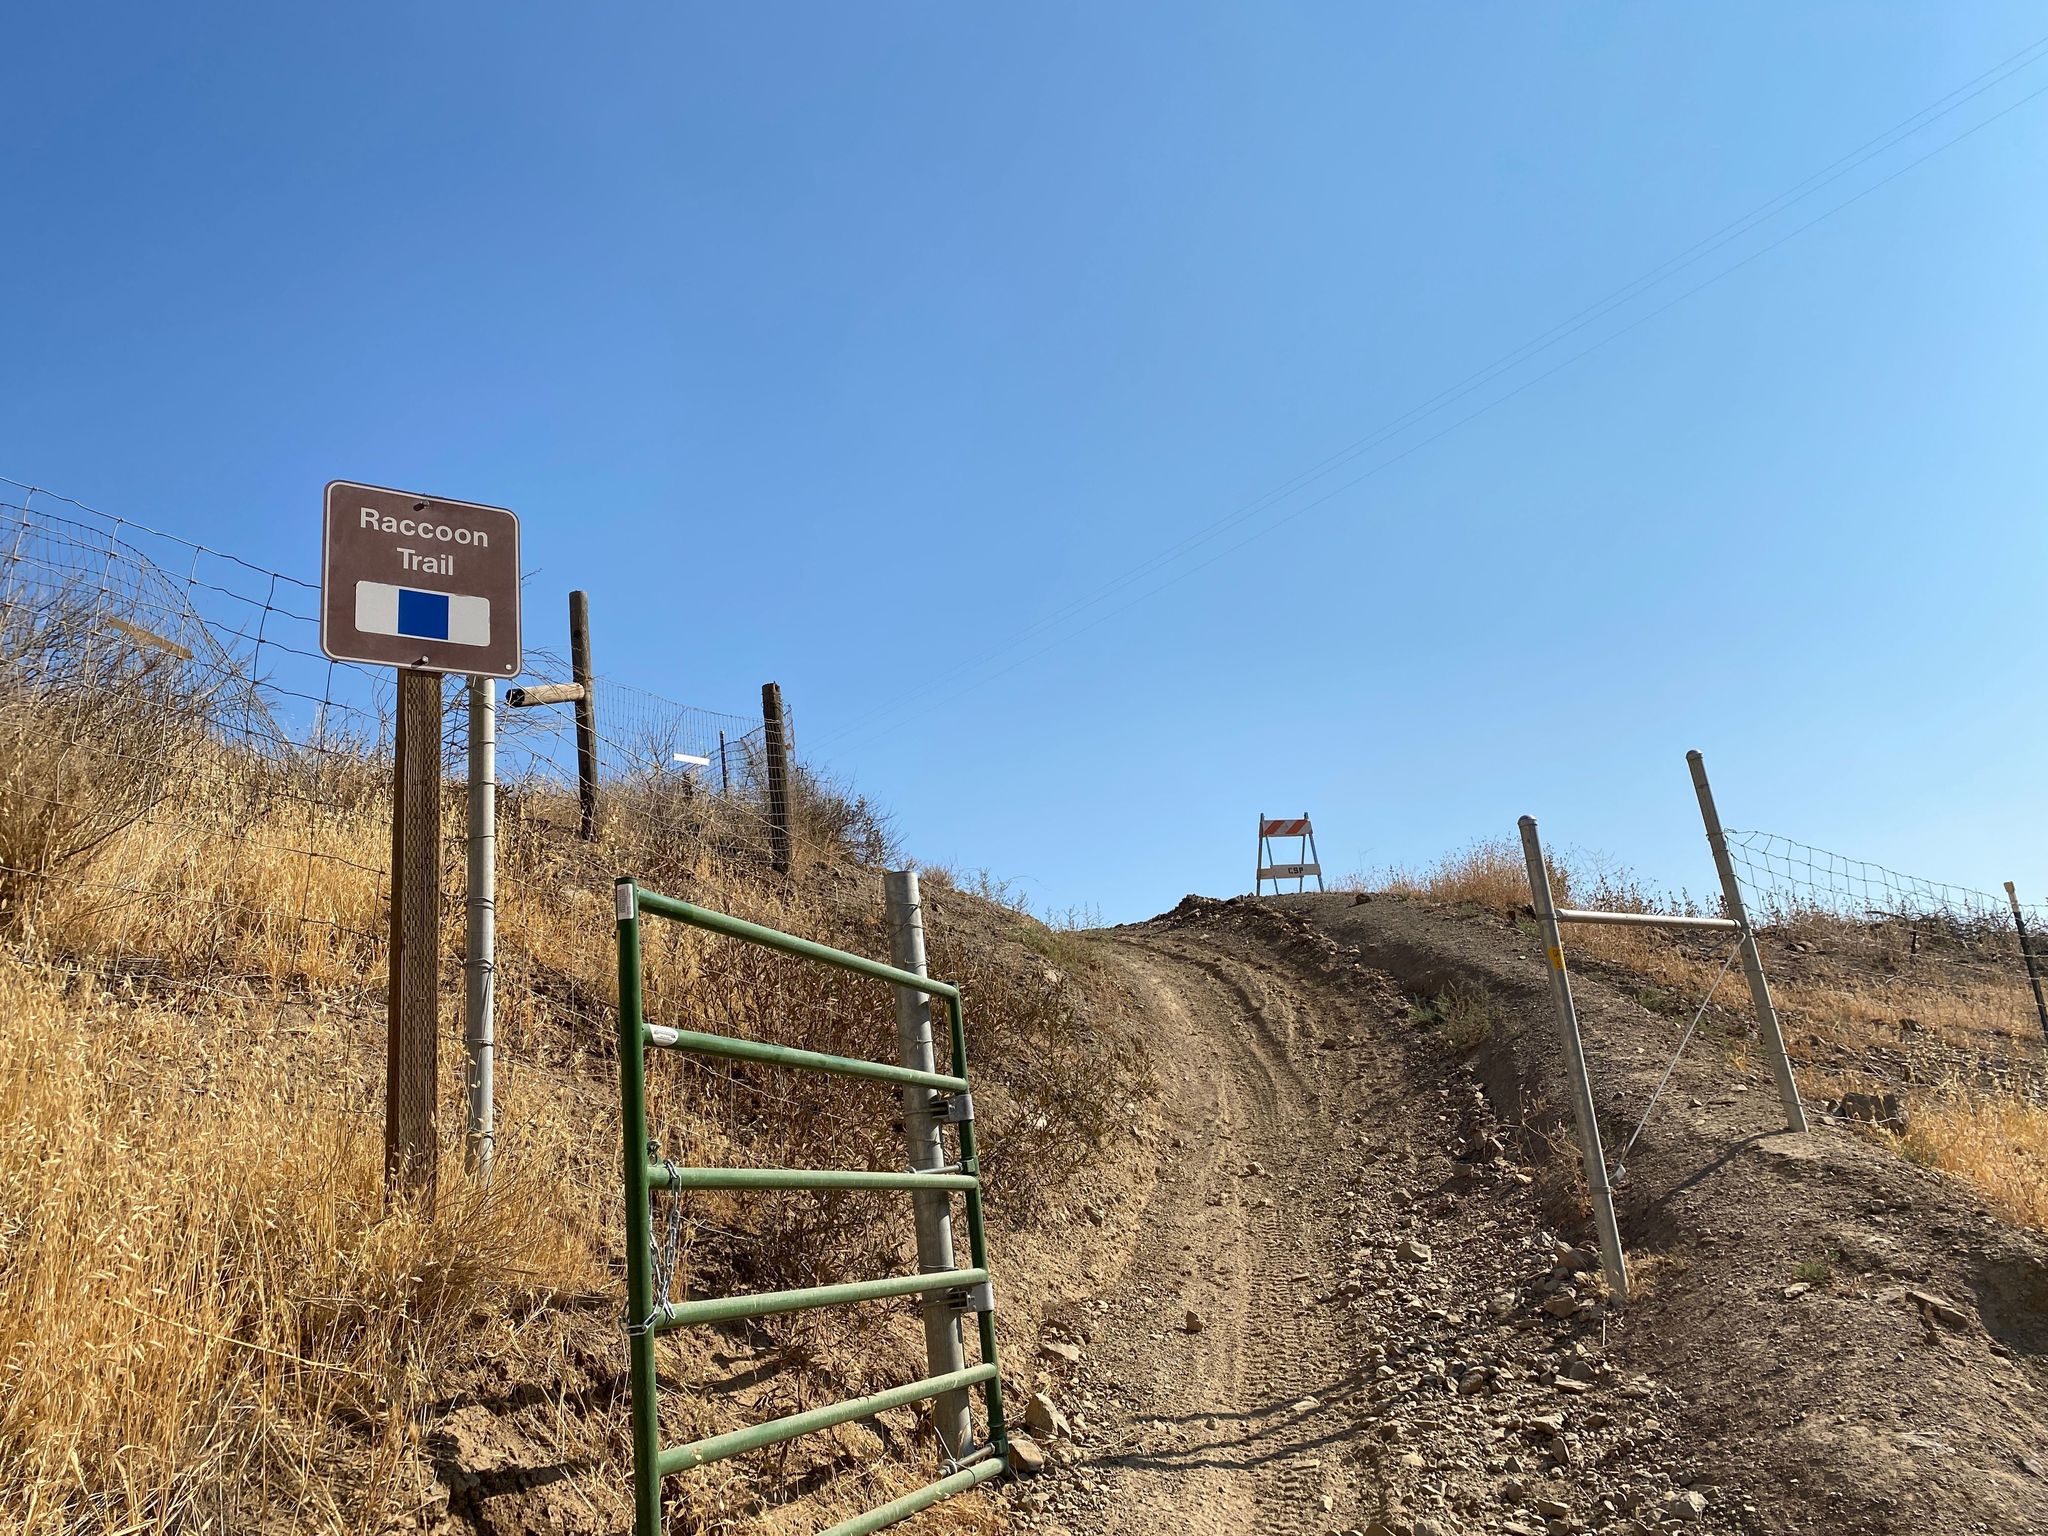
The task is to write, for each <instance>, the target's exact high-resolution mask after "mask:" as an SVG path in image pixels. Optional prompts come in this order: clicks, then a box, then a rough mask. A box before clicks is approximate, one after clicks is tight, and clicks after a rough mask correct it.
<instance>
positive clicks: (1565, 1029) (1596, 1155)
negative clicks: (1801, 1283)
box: [1520, 816, 1628, 1302]
mask: <svg viewBox="0 0 2048 1536" xmlns="http://www.w3.org/2000/svg"><path fill="white" fill-rule="evenodd" d="M1520 825H1521V828H1522V856H1523V858H1524V859H1525V860H1526V861H1527V862H1528V866H1529V900H1530V903H1531V904H1532V905H1533V906H1534V907H1535V909H1536V923H1537V926H1538V927H1540V928H1541V929H1542V930H1543V933H1542V938H1543V955H1544V958H1545V959H1546V960H1548V961H1549V962H1550V995H1551V1000H1552V1001H1553V1002H1555V1003H1556V1004H1557V1026H1558V1033H1559V1035H1560V1037H1561V1038H1562V1039H1563V1041H1564V1067H1565V1076H1566V1077H1568V1078H1569V1079H1570V1080H1571V1090H1572V1119H1573V1120H1574V1121H1576V1122H1577V1124H1578V1130H1579V1156H1580V1158H1581V1159H1582V1160H1583V1161H1584V1163H1585V1165H1586V1192H1587V1194H1588V1195H1590V1196H1591V1197H1592V1202H1593V1226H1594V1228H1595V1230H1597V1231H1598V1233H1599V1235H1600V1268H1601V1270H1602V1272H1603V1273H1605V1274H1606V1276H1607V1288H1608V1289H1609V1290H1611V1291H1612V1292H1613V1293H1614V1299H1615V1300H1616V1301H1618V1302H1626V1301H1627V1300H1628V1260H1627V1259H1626V1258H1625V1257H1624V1256H1623V1254H1622V1251H1621V1227H1620V1225H1619V1224H1618V1223H1617V1222H1616V1221H1615V1219H1614V1190H1613V1187H1612V1186H1611V1185H1610V1184H1609V1183H1608V1182H1607V1156H1606V1153H1605V1152H1603V1151H1602V1150H1601V1146H1600V1120H1599V1117H1598V1115H1597V1114H1596V1113H1595V1111H1594V1108H1593V1085H1592V1083H1591V1082H1590V1081H1588V1080H1587V1077H1586V1048H1585V1045H1584V1043H1583V1042H1582V1041H1581V1040H1580V1039H1579V1015H1578V1011H1577V1010H1576V1009H1575V1008H1574V1007H1573V1006H1572V982H1571V977H1570V976H1569V975H1568V974H1567V973H1566V971H1565V968H1564V935H1563V934H1562V933H1561V932H1559V931H1558V926H1557V908H1556V906H1555V905H1554V904H1553V903H1552V901H1551V899H1550V871H1549V870H1548V869H1547V868H1546V867H1545V866H1544V863H1543V844H1542V843H1541V842H1539V841H1538V840H1537V837H1536V821H1535V818H1534V817H1531V816H1524V817H1523V818H1522V820H1521V823H1520Z"/></svg>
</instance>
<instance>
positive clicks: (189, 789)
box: [0, 479, 815, 1129]
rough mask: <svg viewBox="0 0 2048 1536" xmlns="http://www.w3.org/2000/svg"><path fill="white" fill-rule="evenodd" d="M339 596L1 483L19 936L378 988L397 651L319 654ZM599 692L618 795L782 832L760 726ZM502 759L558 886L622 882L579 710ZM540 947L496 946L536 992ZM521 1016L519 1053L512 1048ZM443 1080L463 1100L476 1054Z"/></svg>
mask: <svg viewBox="0 0 2048 1536" xmlns="http://www.w3.org/2000/svg"><path fill="white" fill-rule="evenodd" d="M318 595H319V594H318V588H317V585H316V584H315V583H313V582H311V581H307V580H303V579H301V578H298V577H294V576H291V575H288V574H286V573H284V572H280V571H275V570H270V569H267V568H265V567H262V566H260V565H257V564H255V563H253V562H250V561H247V560H244V559H242V558H240V557H238V556H235V555H232V554H228V553H226V552H223V551H220V550H215V549H211V548H208V547H206V546H204V545H202V544H199V543H197V542H195V541H193V540H189V539H185V538H182V537H179V536H177V535H174V534H168V533H164V532H162V531H160V530H156V529H153V528H150V527H148V526H146V525H143V524H139V523H136V522H134V521H131V520H129V519H126V518H121V517H116V516H112V515H109V514H105V513H101V512H99V511H96V510H95V509H93V508H90V507H88V506H85V505H84V504H82V503H80V502H77V501H74V500H70V499H68V498H64V497H60V496H56V495H54V494H52V493H50V492H47V491H42V490H38V489H35V488H33V487H29V486H26V485H23V484H21V483H19V482H16V481H11V480H5V479H0V937H4V938H5V939H6V940H7V941H9V942H12V943H14V944H17V945H20V946H23V947H24V948H25V950H33V951H34V952H35V953H37V954H39V955H41V956H44V957H49V958H54V959H58V960H61V961H63V962H64V963H69V964H73V965H81V966H85V967H87V968H89V969H91V970H92V971H94V972H95V973H97V974H99V975H101V976H104V977H113V978H118V979H119V981H120V984H122V985H127V986H145V987H148V988H153V989H157V990H171V989H177V990H188V991H189V990H193V989H199V990H207V991H212V992H216V993H219V994H221V995H223V996H225V995H227V994H229V993H234V994H237V995H240V996H244V997H247V996H252V995H260V996H262V997H264V998H267V999H268V1000H269V1001H270V1002H271V1003H272V1004H273V1005H274V1007H275V1008H276V1009H279V1010H282V1009H286V1008H288V1007H290V1006H291V1005H292V1001H293V999H295V998H300V997H303V996H306V995H310V994H311V993H314V992H318V993H319V994H320V995H321V996H322V997H323V998H326V999H328V1000H329V1003H330V1004H331V1003H332V1000H333V999H335V998H337V997H339V998H344V999H353V1002H354V1004H356V1005H361V1006H363V1007H365V1008H369V1007H372V1006H374V1005H375V1003H376V1001H377V1000H378V998H379V996H380V995H381V990H382V988H383V986H384V984H385V956H386V948H387V926H386V912H387V905H388V900H389V893H390V860H391V834H390V774H391V762H392V749H393V738H394V724H395V721H394V710H395V693H396V690H395V687H394V684H393V679H392V674H391V672H390V671H389V669H386V668H378V667H369V666H359V665H354V664H350V663H345V662H336V661H333V660H330V659H329V658H328V657H327V656H326V655H325V654H323V653H322V651H321V650H320V645H319V617H318ZM528 659H529V669H528V670H529V677H530V678H531V679H532V680H534V681H539V682H547V681H562V680H566V674H567V671H568V668H567V666H566V664H565V663H564V662H563V661H562V660H561V658H560V657H558V656H556V655H553V654H551V653H549V652H546V651H535V652H531V653H530V654H529V658H528ZM592 692H593V704H594V710H595V718H596V722H597V733H596V734H597V769H598V785H599V793H600V805H601V806H602V807H603V808H604V809H605V812H606V814H608V815H612V816H625V817H633V818H637V819H638V820H639V821H641V822H642V823H644V824H645V825H646V827H647V828H649V829H650V832H651V835H652V836H654V837H655V838H657V839H660V840H661V841H663V842H664V843H665V844H666V845H667V846H669V847H671V848H675V849H704V848H709V849H711V850H712V851H714V852H723V853H725V854H728V855H740V854H744V853H746V852H748V851H751V850H753V849H756V848H765V847H766V846H767V841H768V835H767V824H766V804H765V784H764V778H765V772H764V764H763V757H762V736H763V729H762V723H761V721H760V720H759V719H758V718H749V717H746V716H741V715H736V714H729V713H720V712H717V711H713V710H707V709H702V708H698V707H695V706H690V705H683V704H679V703H676V702H675V701H673V700H670V699H666V698H663V697H662V696H660V695H659V694H656V693H654V692H651V691H649V690H647V689H643V688H638V687H634V686H631V685H628V684H625V683H621V682H617V681H614V680H612V679H609V678H598V679H595V681H594V686H593V690H592ZM462 693H463V686H462V684H461V683H460V682H459V681H458V680H453V679H451V680H450V681H449V682H448V684H447V686H446V696H445V698H444V704H445V706H446V707H445V709H444V720H445V730H444V736H443V780H444V787H445V791H446V793H447V795H448V796H449V800H450V804H449V806H448V814H444V815H443V816H442V818H441V825H442V829H443V850H442V867H443V880H442V889H443V891H444V911H443V920H442V933H443V948H444V952H445V953H444V956H443V961H444V966H445V968H446V969H447V971H448V973H449V974H448V975H447V976H446V977H445V978H444V980H445V983H446V984H445V985H444V987H443V992H444V995H445V996H446V997H447V998H448V999H449V1000H450V1003H451V1006H452V999H453V998H454V997H455V996H458V995H459V986H458V985H457V984H456V982H455V976H454V968H455V963H456V962H455V956H454V953H453V948H454V944H453V942H452V941H453V940H454V938H455V936H456V935H458V934H459V933H460V932H461V924H460V921H459V916H458V913H459V904H460V902H461V899H462V886H463V881H462V874H461V871H462V866H463V837H464V830H465V826H464V823H465V818H464V816H463V815H462V813H461V810H460V806H459V803H458V802H459V799H460V796H461V793H462V789H461V785H462V779H463V774H464V759H465V755H466V751H467V746H468V741H467V736H468V714H467V711H466V710H465V709H464V708H463V707H462ZM496 778H497V783H498V785H499V807H500V809H499V822H500V824H499V842H500V848H501V850H504V851H506V852H508V853H509V854H510V855H511V856H513V857H514V858H515V859H521V860H523V864H522V865H521V867H522V869H524V870H526V871H529V872H539V874H540V877H541V878H544V879H545V880H546V881H547V882H548V889H547V891H546V893H545V895H546V897H547V899H548V900H550V901H552V900H554V899H556V898H558V897H559V896H560V895H561V892H562V889H563V887H565V886H566V887H576V888H583V887H587V888H588V889H590V890H593V891H602V890H604V889H607V888H608V886H609V881H610V878H611V875H612V874H613V873H615V871H614V870H612V869H611V868H610V867H608V865H607V864H606V863H605V861H604V859H603V856H602V855H601V854H600V853H599V851H598V850H597V849H596V848H594V847H590V846H588V845H585V846H583V847H581V848H579V847H577V846H576V845H575V840H574V839H573V837H572V836H571V837H565V836H564V833H565V832H573V829H574V826H575V805H576V782H577V757H576V746H575V732H574V721H573V714H572V711H571V710H570V709H568V708H567V707H542V708H535V709H526V710H513V709H507V708H504V707H503V706H502V703H501V706H500V709H499V713H498V732H497V769H496ZM798 838H799V841H800V842H803V841H815V839H806V838H805V835H804V833H803V831H802V830H801V829H799V831H798ZM709 867H713V868H715V867H717V862H716V861H713V862H712V864H711V865H710V866H709ZM540 905H541V901H540V893H538V892H534V891H530V890H529V889H527V888H526V886H525V885H524V884H522V882H521V881H519V880H513V881H507V882H505V883H503V884H502V885H501V886H500V889H499V893H498V906H499V910H500V913H501V915H502V916H509V917H510V918H511V920H513V921H514V922H515V923H516V922H517V921H518V920H519V919H520V917H521V916H522V911H521V909H522V906H531V907H533V908H534V909H535V911H536V912H537V910H538V908H539V906H540ZM527 915H533V914H527ZM526 954H527V952H526V951H524V950H521V949H518V948H516V947H515V948H514V949H513V950H512V951H510V952H507V951H504V950H502V949H501V952H500V960H499V967H500V970H501V973H503V972H507V971H509V974H505V975H504V976H503V980H504V981H505V982H507V983H509V984H510V985H511V986H512V987H513V988H515V989H517V988H538V987H540V986H542V978H540V977H539V976H522V975H520V974H519V972H520V969H521V967H522V966H527V965H529V964H530V961H529V960H528V959H527V958H525V957H526ZM552 990H553V991H554V992H555V993H556V994H558V995H557V997H556V998H555V1002H554V1008H555V1012H556V1014H557V1015H558V1016H559V1015H561V1014H562V1013H563V1012H564V1010H565V1006H566V1005H569V1004H571V1003H573V1004H574V1007H575V1008H576V1010H577V1011H581V1012H587V1013H589V1014H590V1015H591V1017H590V1019H589V1021H588V1022H589V1023H590V1024H591V1026H592V1029H591V1031H590V1033H591V1034H592V1035H593V1036H597V1035H598V1034H599V1033H600V1032H601V1030H602V1029H603V1028H604V1027H607V1026H606V1022H605V1020H604V1018H603V1017H601V1015H603V1014H604V1013H605V1010H604V1009H603V1008H602V1007H599V1006H597V1005H596V1003H595V1001H594V1000H582V999H568V998H563V997H561V996H559V994H560V992H561V990H562V989H561V988H559V987H555V988H553V989H552ZM344 1005H345V1006H347V1005H348V1004H344ZM509 1013H510V1020H509V1022H510V1024H511V1027H510V1029H509V1030H507V1031H505V1033H504V1034H503V1035H502V1036H501V1039H500V1045H499V1049H500V1053H501V1054H500V1060H501V1061H505V1062H507V1063H508V1064H513V1065H516V1064H517V1063H518V1062H519V1061H520V1043H521V1032H520V1029H519V1027H518V1013H519V1010H518V1009H517V1008H516V1007H514V1008H512V1009H510V1010H509ZM278 1016H280V1017H281V1016H282V1015H281V1014H279V1015H278ZM446 1033H447V1032H445V1031H444V1035H445V1034H446ZM528 1064H530V1065H534V1066H540V1067H545V1065H546V1063H544V1062H542V1061H539V1060H537V1059H536V1060H533V1061H531V1062H529V1063H528ZM451 1065H452V1064H451ZM440 1079H441V1082H442V1083H443V1085H444V1092H443V1095H442V1096H443V1098H450V1097H451V1096H452V1092H453V1090H454V1087H455V1085H457V1084H459V1083H460V1080H461V1075H460V1073H459V1071H456V1072H449V1071H443V1072H442V1073H441V1074H440ZM450 1107H452V1105H451V1106H450ZM442 1118H443V1119H444V1121H447V1120H449V1119H451V1118H452V1117H451V1116H449V1115H447V1114H444V1115H443V1117H442ZM451 1129H452V1127H451Z"/></svg>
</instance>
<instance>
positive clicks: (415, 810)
mask: <svg viewBox="0 0 2048 1536" xmlns="http://www.w3.org/2000/svg"><path fill="white" fill-rule="evenodd" d="M325 502H326V505H325V519H324V528H325V537H324V540H323V544H322V549H321V559H320V572H321V584H320V648H321V650H323V651H325V652H326V653H327V655H329V656H330V657H332V658H333V659H334V660H336V661H355V662H369V663H371V664H372V665H381V666H391V667H396V668H397V669H398V732H397V739H396V743H395V748H396V750H395V761H394V762H393V765H392V805H391V934H390V942H389V963H390V971H389V975H388V978H387V991H386V1004H385V1007H386V1023H385V1029H386V1050H385V1086H384V1188H385V1195H386V1198H387V1199H388V1198H390V1197H392V1196H394V1195H397V1194H405V1195H409V1196H412V1197H413V1198H417V1199H423V1200H426V1201H429V1202H431V1201H432V1199H433V1197H434V1186H435V1174H436V1165H437V1162H438V1154H439V1144H438V1139H437V1136H436V1133H435V1129H434V1110H435V1102H436V1099H437V1097H438V1093H439V1082H438V1075H439V1074H438V1070H437V1067H436V1051H437V1045H438V1037H439V1028H438V1015H439V997H440V978H439V975H438V970H439V959H440V935H441V848H440V844H441V679H442V675H443V674H444V673H448V672H455V673H460V674H466V675H468V676H471V677H480V678H497V677H509V676H511V675H513V674H514V673H516V672H518V670H519V666H520V646H519V519H518V518H517V517H515V516H514V515H513V514H512V513H510V512H508V511H506V510H505V509H504V508H503V507H487V506H480V505H478V504H476V503H473V502H463V501H443V500H441V499H439V498H437V497H431V496H418V495H414V494H413V493H411V492H409V491H396V490H391V489H389V488H387V487H384V486H374V485H363V484H360V483H358V482H355V481H350V480H336V481H333V482H332V483H330V484H329V485H328V487H327V494H326V498H325ZM473 724H474V721H473ZM486 729H488V724H487V725H486ZM489 757H490V753H489V752H488V751H487V750H486V751H484V752H479V751H478V750H477V744H473V745H472V750H471V759H470V761H471V775H470V791H469V792H470V796H471V800H472V804H471V815H470V835H471V841H472V844H473V846H472V848H471V851H470V852H471V857H470V861H469V872H470V882H471V890H470V893H469V894H470V899H471V910H470V923H469V931H468V950H469V954H468V957H467V959H468V964H469V967H470V976H471V980H472V985H471V986H470V987H469V988H468V989H467V993H468V996H467V998H466V1009H467V1010H468V1011H469V1012H470V1013H471V1014H472V1015H474V1016H472V1017H469V1018H467V1019H466V1020H465V1024H466V1027H465V1030H464V1036H465V1039H466V1040H467V1041H469V1042H470V1046H471V1050H472V1053H473V1055H474V1056H475V1057H476V1058H477V1059H473V1060H472V1061H471V1063H470V1068H469V1080H470V1089H471V1101H470V1121H471V1124H470V1135H471V1146H472V1148H473V1149H475V1150H476V1151H478V1152H480V1153H481V1154H482V1159H487V1158H488V1156H489V1151H488V1149H489V1136H490V1129H491V1109H490V1105H489V1102H488V1097H489V1092H490V1087H489V1085H490V1066H489V1059H488V1053H489V1049H490V1047H489V1038H490V1027H489V1013H488V1010H489V1007H490V988H489V986H488V978H489V974H490V965H491V948H492V942H493V934H492V932H491V929H492V915H493V914H492V912H491V907H490V890H489V886H490V879H489V871H488V869H485V870H484V871H483V878H482V880H481V881H479V865H480V861H488V860H489V859H490V858H491V857H492V851H493V850H492V849H491V847H490V843H491V841H492V830H493V829H492V826H491V819H490V817H489V816H487V815H479V814H478V812H479V811H481V810H482V809H483V807H481V806H479V805H477V804H476V803H475V799H476V797H477V796H478V795H484V796H489V795H492V794H494V792H495V786H494V785H493V784H492V782H491V780H492V778H493V774H492V773H491V768H490V763H489ZM479 842H481V843H482V845H483V846H481V847H479V846H475V845H476V844H478V843H479ZM479 884H481V886H482V889H481V890H479V889H478V886H479ZM479 981H481V982H484V983H485V984H484V985H481V986H479V985H476V984H475V983H477V982H479ZM480 1160H481V1159H480Z"/></svg>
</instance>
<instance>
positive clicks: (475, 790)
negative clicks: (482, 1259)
mask: <svg viewBox="0 0 2048 1536" xmlns="http://www.w3.org/2000/svg"><path fill="white" fill-rule="evenodd" d="M468 799H469V806H468V809H469V850H468V851H469V880H468V891H467V893H466V895H467V916H468V919H469V921H468V927H467V931H466V932H465V934H464V936H463V938H464V943H463V956H462V970H463V988H462V1044H463V1048H464V1050H465V1052H466V1053H467V1069H468V1071H467V1076H468V1087H469V1127H468V1130H469V1134H468V1139H467V1142H466V1143H465V1146H466V1150H467V1155H468V1163H469V1170H470V1172H471V1173H473V1174H475V1175H476V1176H477V1177H478V1178H479V1179H484V1180H488V1179H489V1178H490V1176H491V1158H492V1155H493V1154H494V1153H495V1151H496V1150H497V1128H496V1124H495V1120H496V1115H495V1110H494V1107H493V1106H494V1104H495V1097H496V1090H495V1087H494V1083H493V1071H492V1068H493V1061H492V1057H493V1055H494V1054H495V1052H496V1050H497V1043H498V1030H497V964H498V961H497V944H498V684H497V680H496V679H495V678H489V677H473V678H471V679H470V680H469V796H468Z"/></svg>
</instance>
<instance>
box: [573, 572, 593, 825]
mask: <svg viewBox="0 0 2048 1536" xmlns="http://www.w3.org/2000/svg"><path fill="white" fill-rule="evenodd" d="M569 674H570V677H571V678H572V680H573V681H574V682H575V683H576V684H578V685H579V686H580V687H581V688H582V690H583V691H582V692H581V693H580V694H578V695H577V696H576V792H577V795H578V797H579V798H580V799H581V801H582V804H583V817H582V821H581V824H580V825H579V827H578V835H579V836H580V837H581V838H582V839H583V840H584V841H585V842H586V843H587V842H589V841H590V840H591V839H592V838H594V837H596V836H597V704H596V700H595V699H594V698H593V697H592V687H593V677H592V673H591V670H590V594H589V593H588V592H571V593H570V594H569Z"/></svg>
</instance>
